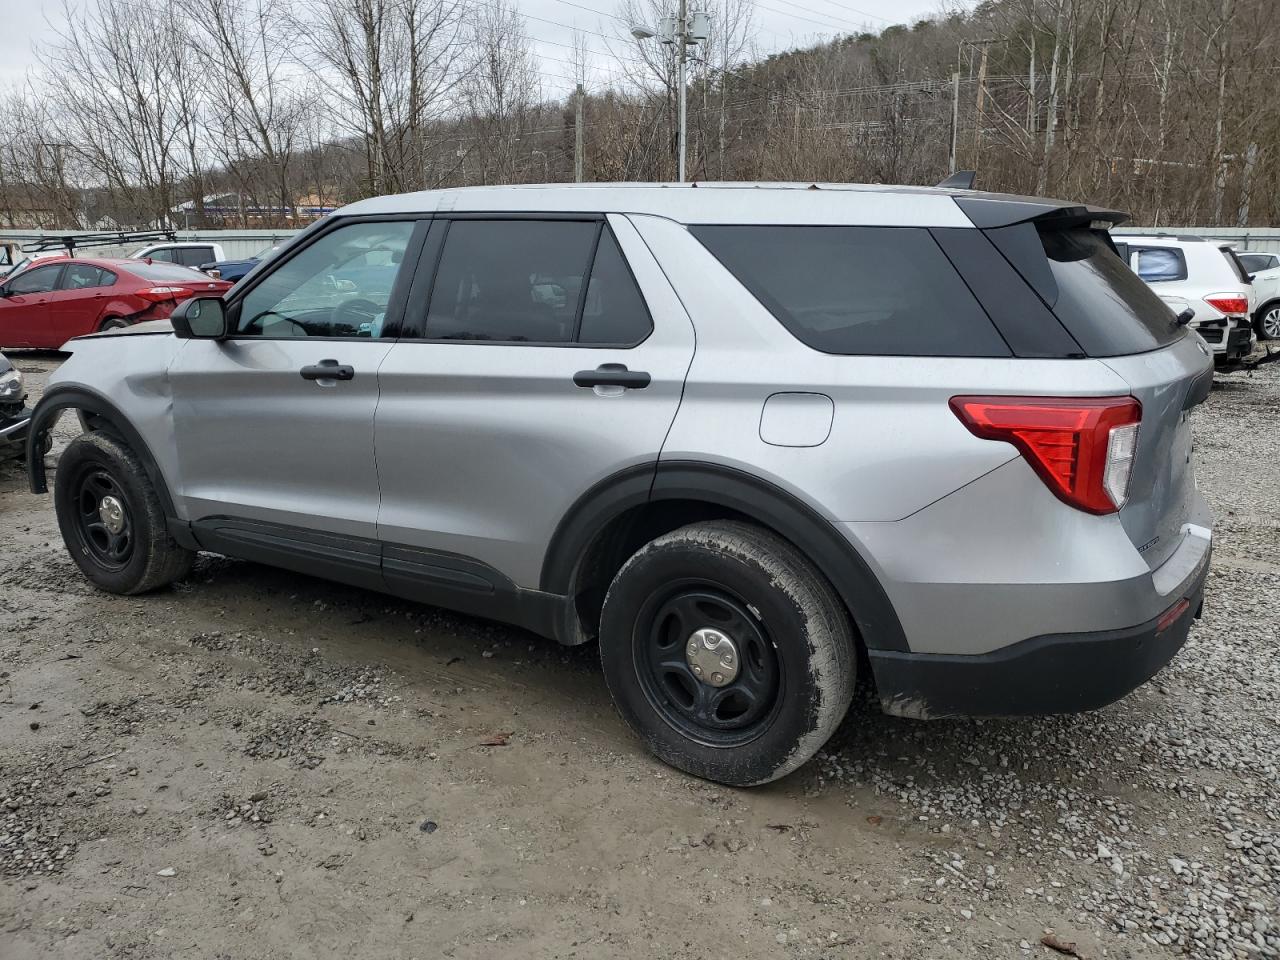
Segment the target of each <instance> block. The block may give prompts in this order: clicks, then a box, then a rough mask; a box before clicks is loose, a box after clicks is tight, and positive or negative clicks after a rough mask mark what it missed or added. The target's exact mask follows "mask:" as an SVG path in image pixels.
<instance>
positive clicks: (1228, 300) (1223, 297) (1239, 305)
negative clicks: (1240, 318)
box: [1204, 293, 1249, 316]
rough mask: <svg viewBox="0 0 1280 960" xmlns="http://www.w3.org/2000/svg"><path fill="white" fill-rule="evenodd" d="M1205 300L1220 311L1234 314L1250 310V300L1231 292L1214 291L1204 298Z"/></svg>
mask: <svg viewBox="0 0 1280 960" xmlns="http://www.w3.org/2000/svg"><path fill="white" fill-rule="evenodd" d="M1204 302H1205V303H1207V304H1208V305H1209V306H1211V307H1213V309H1215V310H1217V311H1218V312H1219V313H1226V314H1230V315H1232V316H1237V315H1239V314H1244V313H1248V312H1249V300H1248V298H1246V297H1239V296H1236V295H1235V294H1231V293H1213V294H1210V295H1209V296H1207V297H1205V298H1204Z"/></svg>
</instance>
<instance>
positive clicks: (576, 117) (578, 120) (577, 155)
mask: <svg viewBox="0 0 1280 960" xmlns="http://www.w3.org/2000/svg"><path fill="white" fill-rule="evenodd" d="M582 99H583V92H582V84H578V90H577V93H576V94H575V95H574V98H573V101H574V111H573V182H574V183H581V182H582V167H583V156H582Z"/></svg>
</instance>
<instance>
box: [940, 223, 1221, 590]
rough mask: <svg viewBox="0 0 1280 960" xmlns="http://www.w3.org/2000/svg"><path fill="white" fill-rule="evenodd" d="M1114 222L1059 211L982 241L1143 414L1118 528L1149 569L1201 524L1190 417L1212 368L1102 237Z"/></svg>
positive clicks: (995, 231)
mask: <svg viewBox="0 0 1280 960" xmlns="http://www.w3.org/2000/svg"><path fill="white" fill-rule="evenodd" d="M958 202H959V203H960V205H961V206H962V207H964V206H965V201H963V200H959V201H958ZM980 219H981V218H980V217H974V220H975V223H977V224H978V226H980V227H981V226H984V224H983V223H981V222H979V221H980ZM990 219H991V217H990V215H989V212H988V216H987V220H988V222H989V221H990ZM1118 219H1120V216H1119V215H1116V214H1112V213H1108V212H1101V211H1092V210H1089V211H1086V210H1084V209H1083V208H1080V207H1062V208H1059V209H1057V210H1051V211H1049V212H1048V213H1041V214H1039V215H1037V216H1034V217H1032V218H1031V219H1029V220H1024V221H1022V222H1020V223H1016V224H1006V225H996V226H987V227H986V229H985V230H984V233H986V235H987V236H988V238H989V239H990V240H991V241H992V243H993V244H994V245H995V246H996V247H997V248H998V249H999V250H1000V252H1001V253H1002V254H1003V255H1004V256H1005V258H1006V259H1007V260H1008V261H1009V263H1010V264H1011V265H1012V266H1013V267H1014V268H1015V270H1016V271H1017V272H1018V273H1019V274H1021V276H1022V277H1023V279H1024V280H1026V282H1027V283H1028V284H1029V285H1030V286H1031V287H1032V289H1034V290H1035V292H1036V294H1037V295H1038V296H1039V298H1040V299H1041V300H1042V301H1043V302H1044V305H1045V306H1046V307H1047V308H1048V310H1049V312H1051V313H1052V314H1053V316H1054V317H1055V318H1056V319H1057V320H1058V322H1059V323H1060V324H1061V325H1062V327H1063V328H1064V329H1065V331H1066V332H1067V334H1069V335H1070V337H1071V338H1072V339H1073V340H1074V341H1075V342H1076V344H1078V346H1079V353H1078V354H1077V356H1087V357H1092V358H1095V359H1098V360H1100V361H1102V362H1103V363H1106V364H1107V366H1109V367H1110V368H1111V369H1112V370H1114V371H1115V372H1116V373H1117V374H1118V375H1119V376H1120V377H1121V378H1123V379H1124V381H1125V382H1126V383H1127V384H1128V385H1129V388H1130V391H1131V393H1132V394H1133V396H1134V397H1136V398H1137V400H1138V401H1139V402H1140V403H1141V404H1142V420H1141V427H1140V428H1139V431H1138V445H1137V451H1136V453H1135V457H1134V464H1133V470H1132V473H1131V475H1130V480H1129V497H1128V501H1127V502H1126V503H1125V505H1124V507H1123V509H1121V511H1120V513H1119V519H1120V522H1121V524H1122V526H1123V527H1124V529H1125V532H1126V533H1127V534H1128V535H1129V538H1130V539H1131V540H1132V541H1133V545H1134V546H1135V547H1136V548H1137V549H1138V551H1139V552H1140V553H1141V554H1142V556H1143V558H1144V559H1145V560H1146V562H1147V564H1148V566H1149V567H1151V568H1152V569H1154V568H1155V567H1158V566H1159V565H1160V564H1162V563H1163V562H1164V561H1165V560H1166V559H1168V558H1169V556H1170V555H1171V554H1172V553H1173V552H1174V551H1175V550H1176V549H1177V547H1178V545H1179V544H1180V543H1181V542H1182V539H1183V532H1184V529H1185V525H1186V524H1187V523H1190V522H1195V521H1197V520H1199V521H1201V522H1203V520H1204V518H1203V517H1198V516H1197V515H1196V510H1197V497H1196V492H1195V489H1196V488H1195V474H1194V470H1193V467H1192V462H1191V424H1190V421H1189V414H1190V412H1191V410H1192V409H1193V408H1194V407H1195V406H1196V405H1197V404H1199V403H1201V402H1203V401H1204V399H1205V398H1206V397H1207V396H1208V395H1209V388H1210V386H1211V385H1212V381H1213V360H1212V354H1211V353H1210V351H1209V350H1208V349H1207V348H1206V347H1205V345H1204V344H1203V342H1202V341H1201V339H1200V338H1199V337H1198V336H1197V335H1196V334H1195V333H1193V332H1191V331H1189V330H1187V329H1186V328H1185V327H1181V326H1179V325H1178V323H1177V321H1176V319H1175V315H1174V313H1173V312H1172V311H1171V310H1170V309H1169V306H1168V305H1167V304H1165V303H1164V302H1163V301H1162V300H1161V299H1160V297H1158V296H1157V295H1156V294H1155V293H1154V292H1152V290H1151V288H1150V287H1148V286H1147V285H1146V284H1145V283H1144V282H1143V281H1142V280H1141V279H1139V278H1138V276H1137V275H1136V274H1135V273H1134V272H1133V271H1132V270H1130V269H1129V267H1128V266H1127V265H1126V264H1125V263H1124V262H1123V260H1121V258H1120V257H1119V256H1118V255H1117V254H1116V252H1115V248H1114V246H1113V245H1112V242H1111V239H1110V237H1109V235H1108V234H1107V227H1109V226H1110V223H1111V222H1115V221H1117V220H1118ZM1046 319H1047V318H1046Z"/></svg>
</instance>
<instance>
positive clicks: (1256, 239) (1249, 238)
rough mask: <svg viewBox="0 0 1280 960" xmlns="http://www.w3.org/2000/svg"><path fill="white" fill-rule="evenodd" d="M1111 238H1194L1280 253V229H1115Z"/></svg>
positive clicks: (1242, 248) (1238, 247)
mask: <svg viewBox="0 0 1280 960" xmlns="http://www.w3.org/2000/svg"><path fill="white" fill-rule="evenodd" d="M1111 233H1112V235H1113V236H1130V237H1132V236H1147V237H1150V236H1154V235H1156V234H1165V235H1166V236H1175V237H1180V236H1187V235H1190V236H1195V237H1203V238H1204V239H1206V240H1225V241H1227V242H1228V243H1230V244H1231V245H1232V246H1234V247H1236V248H1237V249H1239V250H1254V251H1257V252H1259V253H1280V227H1158V228H1157V227H1116V228H1115V229H1114V230H1112V231H1111Z"/></svg>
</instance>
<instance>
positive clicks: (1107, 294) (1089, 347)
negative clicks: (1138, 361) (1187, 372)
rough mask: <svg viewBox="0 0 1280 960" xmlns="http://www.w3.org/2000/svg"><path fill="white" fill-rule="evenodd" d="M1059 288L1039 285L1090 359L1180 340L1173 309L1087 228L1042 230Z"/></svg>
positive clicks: (1043, 294) (1140, 350) (1118, 354)
mask: <svg viewBox="0 0 1280 960" xmlns="http://www.w3.org/2000/svg"><path fill="white" fill-rule="evenodd" d="M1038 232H1039V234H1040V242H1041V244H1042V245H1043V247H1044V253H1045V256H1046V257H1047V258H1048V262H1049V269H1050V271H1051V272H1052V274H1053V280H1054V285H1055V286H1056V287H1057V289H1056V291H1053V290H1045V289H1041V287H1040V285H1039V284H1033V285H1035V286H1036V287H1037V290H1038V291H1039V293H1040V295H1041V296H1042V297H1044V298H1045V301H1046V302H1047V303H1048V304H1049V307H1050V309H1052V310H1053V312H1054V314H1055V315H1056V316H1057V317H1058V319H1059V320H1061V321H1062V324H1063V326H1065V327H1066V328H1067V330H1069V331H1070V332H1071V335H1072V336H1074V337H1075V338H1076V341H1077V342H1078V343H1079V344H1080V346H1081V347H1083V348H1084V350H1085V352H1086V353H1087V354H1089V356H1091V357H1116V356H1121V355H1123V354H1129V353H1145V352H1146V351H1148V350H1155V349H1158V348H1159V347H1163V346H1165V345H1166V344H1170V343H1172V342H1173V341H1174V340H1176V339H1178V337H1179V336H1180V335H1181V333H1182V330H1181V328H1179V327H1178V324H1177V322H1176V321H1175V320H1174V316H1173V311H1172V310H1170V309H1169V308H1168V306H1166V305H1165V303H1164V301H1163V300H1161V299H1160V298H1159V297H1158V296H1156V294H1155V293H1153V292H1152V290H1151V288H1150V287H1148V286H1147V285H1146V284H1145V283H1144V282H1143V281H1142V280H1140V279H1139V278H1138V275H1137V274H1136V273H1134V272H1133V271H1132V270H1130V269H1129V267H1128V266H1127V265H1126V264H1125V263H1124V261H1123V260H1121V259H1120V258H1119V257H1118V256H1116V254H1115V252H1114V251H1113V250H1112V249H1111V246H1110V244H1109V243H1107V240H1106V236H1105V234H1102V233H1100V232H1097V231H1094V230H1090V229H1089V228H1087V227H1073V228H1068V229H1061V228H1046V229H1042V230H1040V231H1038Z"/></svg>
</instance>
